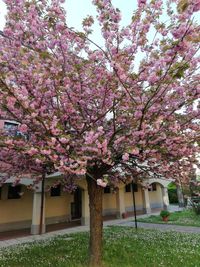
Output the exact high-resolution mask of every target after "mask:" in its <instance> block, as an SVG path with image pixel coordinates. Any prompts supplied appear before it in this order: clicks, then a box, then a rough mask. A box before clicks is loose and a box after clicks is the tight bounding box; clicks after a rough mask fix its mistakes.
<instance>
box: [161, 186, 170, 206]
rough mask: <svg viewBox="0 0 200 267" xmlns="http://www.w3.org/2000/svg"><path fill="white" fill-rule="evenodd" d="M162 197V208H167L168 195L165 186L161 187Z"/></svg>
mask: <svg viewBox="0 0 200 267" xmlns="http://www.w3.org/2000/svg"><path fill="white" fill-rule="evenodd" d="M162 198H163V209H164V210H167V209H168V208H169V196H168V189H167V187H163V188H162Z"/></svg>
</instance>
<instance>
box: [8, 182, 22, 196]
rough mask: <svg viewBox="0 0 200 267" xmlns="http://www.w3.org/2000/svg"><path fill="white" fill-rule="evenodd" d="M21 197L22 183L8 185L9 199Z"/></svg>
mask: <svg viewBox="0 0 200 267" xmlns="http://www.w3.org/2000/svg"><path fill="white" fill-rule="evenodd" d="M19 198H21V185H16V186H12V185H9V186H8V199H19Z"/></svg>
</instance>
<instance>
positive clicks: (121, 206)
mask: <svg viewBox="0 0 200 267" xmlns="http://www.w3.org/2000/svg"><path fill="white" fill-rule="evenodd" d="M116 204H117V218H122V214H123V213H125V212H126V211H125V203H124V187H121V188H118V190H117V194H116Z"/></svg>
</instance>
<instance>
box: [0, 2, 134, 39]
mask: <svg viewBox="0 0 200 267" xmlns="http://www.w3.org/2000/svg"><path fill="white" fill-rule="evenodd" d="M112 2H113V4H114V6H116V7H118V8H119V9H120V10H121V11H122V18H123V19H122V25H127V24H128V23H129V22H130V21H131V17H132V13H133V11H134V10H135V9H136V7H137V0H129V1H126V4H124V2H125V1H124V0H113V1H112ZM64 7H65V9H66V11H67V23H68V26H70V27H74V28H75V29H77V30H81V28H82V26H81V24H82V19H83V18H85V17H86V16H87V15H92V16H94V17H95V16H96V15H97V13H96V8H95V7H94V5H92V0H66V2H65V4H64ZM5 15H6V6H5V4H4V2H3V0H0V30H2V29H3V26H4V24H5ZM94 27H95V32H94V33H93V36H92V39H93V40H94V41H95V42H98V41H100V38H101V33H100V29H99V27H98V24H95V25H94Z"/></svg>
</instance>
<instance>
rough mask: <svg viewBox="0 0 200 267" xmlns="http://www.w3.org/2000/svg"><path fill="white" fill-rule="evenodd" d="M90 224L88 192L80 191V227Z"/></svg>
mask: <svg viewBox="0 0 200 267" xmlns="http://www.w3.org/2000/svg"><path fill="white" fill-rule="evenodd" d="M89 224H90V211H89V195H88V190H82V217H81V225H89Z"/></svg>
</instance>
